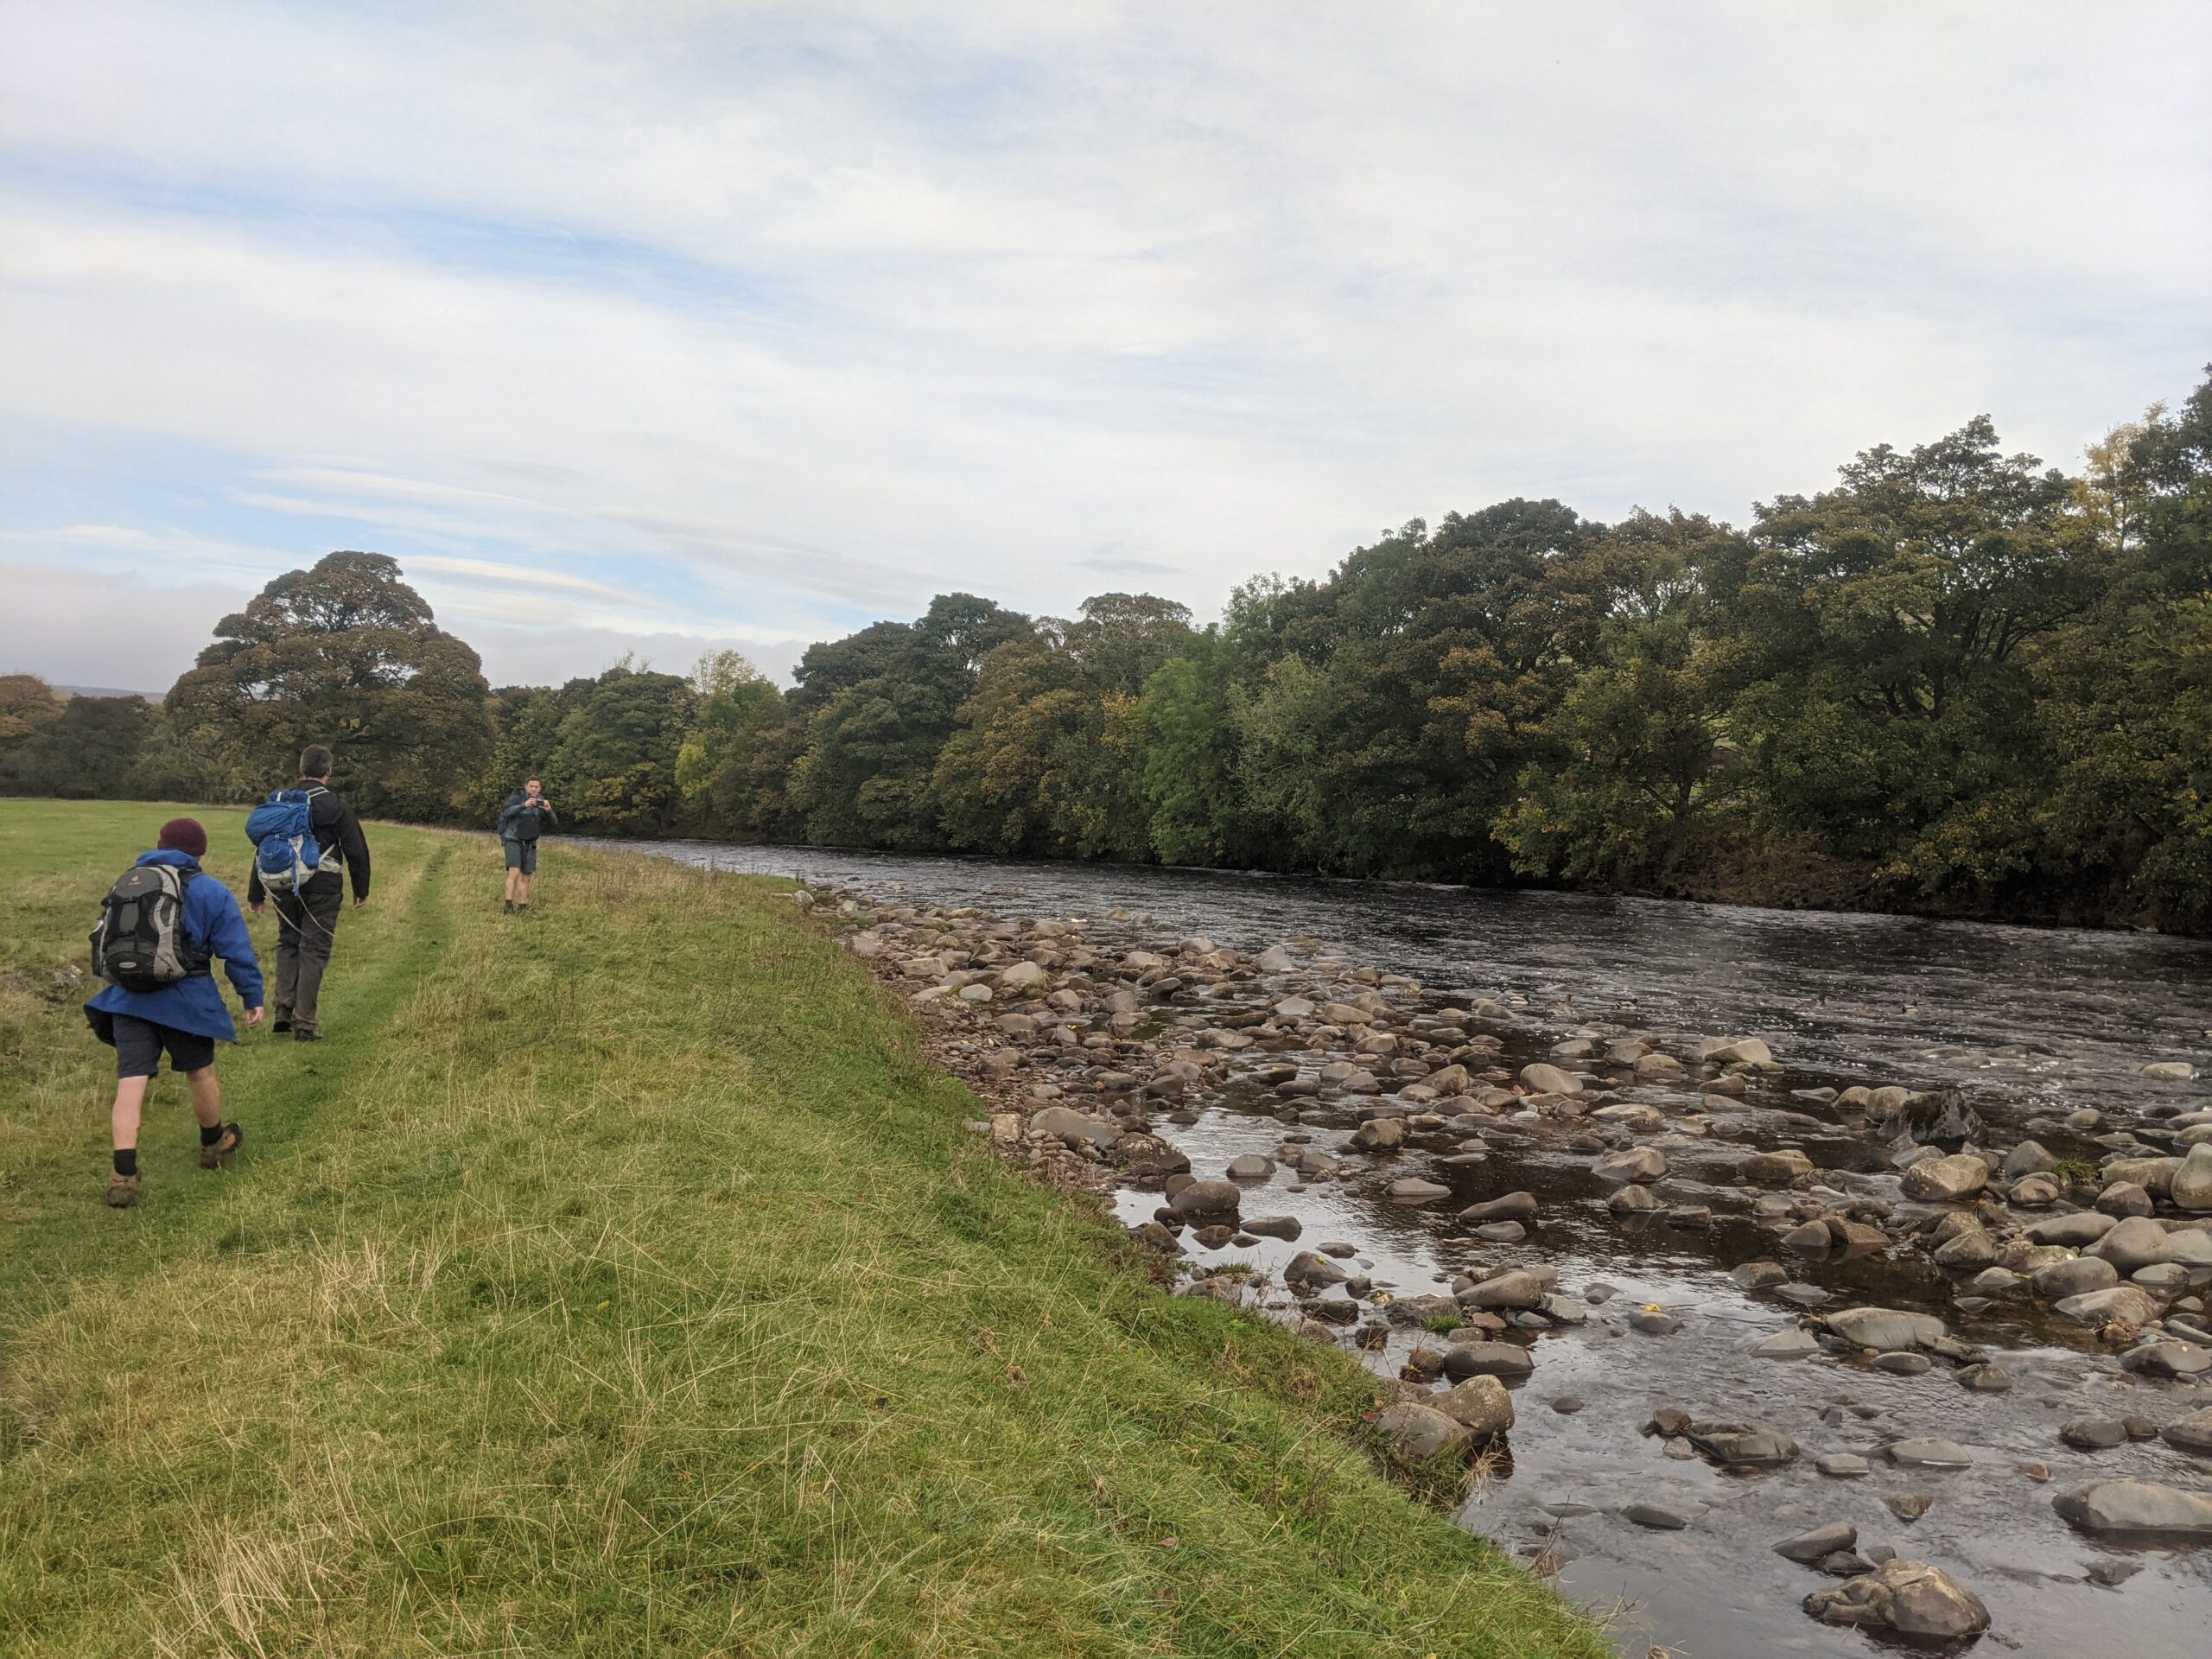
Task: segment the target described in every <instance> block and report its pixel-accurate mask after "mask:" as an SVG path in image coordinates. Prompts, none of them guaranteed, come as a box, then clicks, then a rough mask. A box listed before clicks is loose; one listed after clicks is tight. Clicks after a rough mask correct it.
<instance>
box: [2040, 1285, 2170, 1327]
mask: <svg viewBox="0 0 2212 1659" xmlns="http://www.w3.org/2000/svg"><path fill="white" fill-rule="evenodd" d="M2051 1307H2052V1310H2053V1311H2054V1312H2056V1313H2063V1314H2064V1315H2065V1316H2066V1317H2067V1318H2068V1319H2079V1320H2080V1321H2081V1322H2082V1324H2083V1325H2111V1324H2113V1322H2114V1321H2117V1322H2118V1323H2120V1324H2121V1325H2148V1324H2149V1323H2150V1322H2151V1321H2152V1319H2157V1318H2158V1303H2157V1302H2156V1301H2154V1300H2152V1297H2151V1294H2150V1293H2149V1292H2148V1291H2146V1290H2145V1289H2143V1288H2142V1287H2140V1286H2138V1285H2114V1286H2113V1287H2112V1288H2111V1289H2110V1290H2092V1291H2088V1292H2085V1293H2084V1294H2082V1295H2079V1296H2069V1297H2066V1298H2064V1299H2063V1300H2060V1301H2056V1302H2053V1303H2052V1304H2051Z"/></svg>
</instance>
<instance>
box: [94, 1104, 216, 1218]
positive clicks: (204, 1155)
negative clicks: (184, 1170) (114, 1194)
mask: <svg viewBox="0 0 2212 1659" xmlns="http://www.w3.org/2000/svg"><path fill="white" fill-rule="evenodd" d="M244 1144H245V1130H244V1129H242V1128H239V1127H238V1125H237V1124H235V1123H226V1124H224V1125H223V1134H222V1138H221V1139H220V1140H219V1141H216V1142H215V1144H214V1145H213V1146H211V1147H200V1168H202V1169H220V1168H222V1167H223V1166H225V1165H226V1164H227V1163H229V1162H230V1161H231V1154H232V1153H234V1152H236V1151H237V1150H238V1148H239V1147H241V1146H243V1145H244ZM134 1180H135V1178H134ZM130 1190H131V1191H132V1192H137V1190H138V1189H137V1186H136V1185H133V1186H132V1187H131V1189H130ZM109 1202H110V1203H113V1202H114V1200H113V1199H110V1200H109Z"/></svg>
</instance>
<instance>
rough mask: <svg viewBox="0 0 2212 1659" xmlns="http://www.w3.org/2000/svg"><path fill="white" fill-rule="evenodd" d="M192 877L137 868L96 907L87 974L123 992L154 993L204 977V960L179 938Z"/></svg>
mask: <svg viewBox="0 0 2212 1659" xmlns="http://www.w3.org/2000/svg"><path fill="white" fill-rule="evenodd" d="M194 874H196V872H194V871H192V870H181V869H179V868H176V867H175V865H173V864H141V865H139V866H137V868H135V869H132V870H130V871H128V872H126V873H125V874H124V877H123V879H122V880H120V881H118V882H117V883H116V884H115V886H114V887H112V888H111V889H110V890H109V892H108V895H107V897H106V899H104V900H103V901H102V902H101V905H100V919H99V926H97V927H95V928H94V929H93V930H92V971H93V972H94V973H95V974H97V975H99V976H100V977H101V978H102V979H105V980H111V981H112V982H114V983H116V984H118V985H120V986H122V987H123V988H124V990H126V991H158V990H160V989H161V988H162V987H163V986H165V985H174V984H175V983H176V982H178V981H179V980H183V979H189V978H190V977H191V976H193V975H194V974H199V973H205V972H206V971H207V957H204V956H202V955H201V954H200V952H199V951H197V950H194V949H193V948H192V944H191V942H190V941H189V940H188V939H187V938H185V935H184V890H185V888H186V887H189V886H190V885H191V883H192V878H193V876H194Z"/></svg>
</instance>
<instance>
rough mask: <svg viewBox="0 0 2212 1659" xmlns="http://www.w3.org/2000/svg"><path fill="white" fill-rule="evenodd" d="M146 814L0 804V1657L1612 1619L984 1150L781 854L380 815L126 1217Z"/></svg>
mask: <svg viewBox="0 0 2212 1659" xmlns="http://www.w3.org/2000/svg"><path fill="white" fill-rule="evenodd" d="M170 810H171V809H165V808H152V809H147V808H141V807H130V806H124V807H118V806H116V805H113V804H60V803H30V804H15V803H10V804H4V805H0V868H4V869H5V870H6V872H7V875H6V879H5V886H4V887H0V952H3V953H4V961H0V1064H4V1065H5V1066H6V1067H7V1069H8V1073H9V1087H8V1089H7V1090H6V1094H5V1103H4V1105H0V1649H4V1650H5V1651H7V1652H8V1653H10V1654H23V1655H35V1656H91V1655H112V1654H125V1653H128V1654H144V1653H162V1654H171V1655H195V1656H196V1655H219V1654H222V1655H230V1654H239V1653H267V1654H286V1655H333V1656H335V1655H341V1654H342V1655H359V1654H365V1653H373V1654H408V1653H423V1654H432V1653H438V1654H444V1653H457V1652H485V1651H492V1650H499V1651H512V1652H518V1653H531V1654H541V1653H542V1654H578V1655H581V1654H590V1655H593V1656H604V1655H624V1654H640V1655H641V1654H645V1653H648V1652H650V1653H655V1654H658V1653H664V1652H682V1653H696V1654H717V1655H746V1656H760V1659H770V1656H773V1659H784V1656H790V1655H797V1654H809V1655H861V1654H869V1655H891V1654H899V1655H908V1654H914V1655H943V1656H956V1655H957V1656H963V1659H965V1656H976V1655H1005V1656H1014V1655H1020V1656H1028V1655H1051V1656H1063V1655H1065V1656H1129V1659H1135V1656H1158V1655H1161V1654H1177V1655H1205V1656H1252V1659H1259V1656H1270V1659H1272V1656H1278V1655H1339V1656H1345V1659H1351V1656H1368V1655H1390V1656H1407V1659H1421V1656H1428V1655H1436V1656H1455V1659H1456V1656H1495V1659H1508V1656H1514V1659H1518V1656H1525V1655H1545V1656H1551V1655H1558V1656H1573V1659H1596V1656H1599V1655H1602V1654H1604V1653H1605V1652H1607V1651H1608V1650H1609V1649H1608V1645H1607V1643H1605V1640H1604V1638H1603V1637H1602V1636H1601V1635H1600V1634H1599V1630H1598V1629H1597V1626H1596V1625H1595V1624H1593V1623H1592V1621H1590V1620H1588V1619H1586V1618H1584V1617H1583V1616H1582V1615H1581V1614H1580V1613H1578V1612H1576V1611H1574V1610H1573V1609H1572V1608H1571V1607H1569V1606H1568V1605H1567V1604H1566V1603H1565V1602H1563V1601H1562V1600H1560V1599H1559V1598H1558V1597H1557V1596H1555V1595H1554V1593H1553V1592H1551V1591H1550V1590H1549V1589H1548V1588H1547V1587H1546V1586H1545V1585H1544V1584H1543V1583H1542V1582H1541V1581H1540V1580H1539V1579H1538V1578H1537V1577H1536V1576H1535V1575H1534V1574H1532V1573H1529V1572H1528V1571H1526V1570H1525V1569H1524V1567H1522V1566H1520V1565H1518V1564H1516V1563H1515V1562H1513V1561H1511V1560H1509V1559H1507V1558H1506V1557H1505V1556H1503V1554H1500V1553H1499V1552H1497V1551H1496V1550H1494V1549H1493V1548H1491V1547H1490V1546H1489V1545H1487V1544H1485V1543H1484V1542H1483V1541H1480V1540H1478V1539H1476V1538H1474V1537H1471V1536H1469V1535H1466V1534H1465V1533H1463V1532H1461V1531H1459V1530H1458V1529H1454V1528H1453V1527H1452V1526H1450V1525H1449V1524H1447V1523H1446V1522H1445V1521H1444V1520H1442V1519H1440V1517H1439V1516H1437V1515H1436V1514H1435V1513H1434V1512H1433V1510H1430V1509H1427V1508H1425V1507H1423V1506H1422V1505H1421V1504H1420V1503H1416V1502H1414V1501H1413V1500H1411V1499H1409V1498H1408V1497H1407V1496H1406V1495H1405V1494H1403V1493H1402V1491H1398V1490H1396V1489H1395V1487H1394V1486H1393V1485H1392V1484H1390V1483H1389V1481H1388V1480H1386V1479H1385V1478H1383V1477H1382V1476H1381V1475H1380V1474H1378V1473H1377V1471H1376V1466H1375V1464H1374V1462H1373V1459H1372V1452H1371V1449H1370V1446H1369V1445H1368V1444H1367V1440H1368V1437H1369V1435H1370V1432H1371V1431H1370V1428H1369V1427H1368V1426H1367V1425H1366V1424H1365V1423H1364V1422H1363V1416H1364V1414H1368V1413H1370V1412H1372V1411H1373V1410H1375V1408H1376V1387H1375V1383H1374V1381H1373V1379H1372V1378H1371V1377H1370V1376H1367V1375H1366V1374H1364V1373H1363V1372H1362V1371H1361V1370H1359V1369H1358V1368H1357V1366H1355V1365H1353V1364H1351V1363H1349V1362H1348V1361H1347V1359H1346V1357H1344V1356H1343V1355H1341V1354H1338V1353H1336V1352H1333V1351H1325V1350H1322V1349H1319V1348H1318V1347H1316V1346H1315V1345H1313V1344H1308V1343H1305V1342H1301V1341H1300V1340H1299V1339H1298V1338H1297V1337H1296V1336H1295V1335H1294V1333H1293V1332H1288V1331H1287V1330H1285V1329H1282V1328H1281V1327H1280V1326H1278V1325H1274V1324H1273V1323H1270V1322H1268V1321H1264V1320H1257V1319H1251V1318H1249V1317H1248V1316H1246V1315H1244V1314H1243V1313H1238V1312H1237V1311H1236V1310H1233V1309H1231V1308H1229V1307H1227V1306H1221V1305H1218V1304H1217V1303H1215V1302H1212V1301H1209V1300H1204V1299H1198V1300H1192V1299H1180V1300H1178V1299H1171V1298H1169V1297H1166V1296H1164V1295H1162V1294H1160V1289H1159V1288H1158V1287H1157V1285H1156V1284H1155V1282H1154V1278H1153V1276H1152V1275H1151V1274H1149V1273H1147V1271H1145V1268H1144V1264H1145V1262H1146V1261H1147V1258H1146V1257H1145V1256H1143V1255H1142V1254H1141V1252H1140V1251H1139V1250H1137V1249H1135V1248H1133V1247H1132V1246H1131V1245H1130V1244H1129V1243H1128V1242H1127V1240H1126V1238H1125V1237H1124V1236H1122V1234H1121V1233H1120V1231H1119V1230H1117V1229H1116V1228H1114V1227H1112V1226H1111V1225H1109V1224H1106V1223H1104V1222H1103V1221H1102V1219H1101V1218H1100V1217H1099V1216H1098V1214H1097V1213H1096V1206H1095V1205H1090V1204H1087V1203H1084V1202H1079V1201H1071V1200H1070V1199H1069V1198H1067V1197H1066V1196H1065V1194H1063V1193H1060V1192H1054V1191H1052V1190H1051V1189H1050V1188H1049V1187H1048V1186H1046V1185H1043V1184H1039V1183H1035V1182H1032V1181H1028V1180H1025V1179H1017V1178H1015V1177H1014V1176H1013V1175H1011V1174H1009V1173H1007V1171H1006V1170H1005V1169H1003V1168H1002V1166H1001V1162H1000V1160H998V1159H997V1158H996V1157H995V1155H994V1154H992V1152H991V1151H990V1150H989V1147H988V1137H986V1136H984V1135H979V1134H976V1133H975V1132H973V1131H971V1130H969V1129H968V1128H965V1127H963V1125H965V1124H966V1123H968V1122H971V1121H976V1122H980V1121H983V1118H982V1115H979V1112H978V1108H977V1105H976V1101H975V1099H974V1097H973V1096H971V1095H970V1094H969V1092H968V1091H967V1090H965V1089H964V1088H963V1087H962V1086H961V1084H959V1083H957V1081H955V1080H954V1079H953V1078H951V1077H948V1076H947V1075H945V1074H944V1072H943V1071H940V1070H938V1068H936V1067H935V1066H933V1065H931V1064H929V1063H928V1059H927V1058H926V1056H925V1053H924V1052H923V1051H922V1049H921V1047H920V1046H919V1045H918V1041H917V1036H916V1027H915V1024H914V1022H913V1020H912V1019H911V1018H910V1017H909V1016H908V1014H906V1011H905V1009H904V1007H903V1006H902V1005H901V1004H900V1003H899V1002H897V1001H889V1000H887V998H886V997H885V995H883V993H882V991H881V990H880V988H878V987H877V986H876V985H875V984H874V982H871V981H870V979H869V978H868V976H866V975H865V974H863V973H861V972H858V971H856V970H855V964H854V963H853V961H852V959H851V957H849V955H847V954H846V953H844V952H842V951H841V950H839V949H838V948H837V947H836V945H835V944H833V943H832V942H831V941H829V940H828V939H825V938H822V937H820V936H819V934H818V933H817V931H816V930H815V929H814V928H812V927H810V926H809V925H805V924H804V921H803V920H802V918H799V917H798V916H797V915H795V914H794V913H793V906H791V904H790V903H789V902H788V900H787V899H785V897H784V896H783V891H782V890H781V889H780V888H779V887H777V886H775V885H774V884H771V883H767V882H764V881H756V880H742V879H736V878H730V877H717V876H710V875H707V874H701V873H697V872H693V871H690V870H685V869H682V868H676V867H673V866H671V865H669V864H666V863H664V862H662V861H657V860H650V859H643V858H637V857H630V856H624V855H613V854H606V853H601V852H595V851H588V850H585V849H579V848H575V847H570V846H563V847H562V848H560V849H558V852H557V854H556V855H549V857H548V859H547V861H546V865H545V868H544V870H543V874H541V875H540V877H539V885H538V890H537V895H536V902H535V903H534V904H533V906H532V912H531V916H530V917H529V918H527V919H526V920H522V921H517V920H515V919H512V918H505V917H503V916H502V915H500V914H499V861H498V856H497V853H496V850H495V849H494V848H493V844H492V843H491V842H489V840H488V839H487V838H485V837H481V836H456V835H449V834H446V833H442V832H437V831H426V830H404V829H390V828H379V827H378V826H374V825H372V826H371V834H372V838H373V839H374V840H375V842H376V850H377V865H376V870H377V883H376V891H375V893H374V896H373V898H372V901H371V904H370V906H368V908H367V909H365V910H364V911H362V912H358V913H355V912H348V914H347V915H346V918H345V921H344V923H343V925H342V927H341V931H340V941H339V947H338V951H337V956H336V960H335V963H334V968H333V970H332V974H331V977H330V979H329V980H328V981H327V985H326V989H325V992H324V996H323V1024H324V1031H325V1038H324V1040H323V1041H322V1042H321V1043H320V1044H319V1045H317V1046H315V1048H313V1049H312V1050H305V1049H302V1048H299V1047H297V1046H295V1045H293V1044H290V1043H288V1042H281V1041H272V1040H270V1039H268V1038H267V1037H266V1036H265V1035H263V1034H261V1033H254V1034H253V1035H252V1036H251V1039H250V1040H248V1041H247V1042H246V1043H245V1045H244V1046H241V1047H240V1048H238V1049H237V1050H232V1051H226V1052H225V1054H224V1056H223V1058H222V1062H221V1064H222V1075H223V1078H224V1084H225V1088H226V1093H227V1096H228V1099H229V1103H230V1106H231V1109H232V1113H233V1115H234V1116H237V1117H238V1118H239V1119H240V1120H241V1121H242V1122H245V1125H246V1126H247V1129H248V1135H249V1139H248V1142H247V1147H246V1149H245V1152H244V1153H243V1154H241V1155H240V1156H239V1157H238V1159H237V1160H235V1162H234V1164H233V1165H232V1167H231V1168H230V1169H228V1170H226V1171H221V1172H214V1171H210V1172H202V1171H201V1170H200V1169H199V1168H198V1167H197V1166H196V1161H195V1160H194V1156H193V1150H192V1147H191V1144H190V1141H191V1136H190V1134H189V1128H188V1117H187V1114H186V1112H185V1109H184V1105H183V1102H182V1098H181V1088H180V1086H179V1085H178V1084H175V1083H174V1082H172V1081H171V1080H170V1079H169V1078H168V1077H166V1076H164V1077H162V1078H160V1079H159V1080H158V1081H157V1082H156V1085H155V1089H154V1091H153V1097H152V1100H151V1102H150V1103H149V1112H148V1120H147V1125H148V1127H147V1132H146V1135H145V1138H144V1141H143V1148H142V1150H143V1167H144V1169H145V1171H146V1195H145V1199H144V1202H143V1205H142V1206H141V1207H140V1208H138V1209H137V1210H133V1211H108V1210H105V1209H104V1208H103V1207H102V1206H101V1205H100V1203H99V1189H100V1181H101V1179H102V1176H103V1173H104V1170H105V1161H106V1152H105V1120H106V1114H105V1106H106V1102H107V1098H108V1093H109V1090H110V1087H111V1075H112V1072H111V1057H110V1056H109V1054H108V1052H107V1051H105V1050H104V1049H101V1048H99V1046H97V1045H96V1044H94V1043H93V1042H92V1039H91V1038H90V1037H89V1036H88V1035H87V1034H86V1032H85V1029H84V1026H83V1020H82V1019H81V1016H80V1015H79V1013H78V1011H77V1004H78V1003H79V1001H81V999H82V997H83V996H84V995H85V994H86V990H87V987H86V983H85V981H84V977H83V967H82V958H83V955H84V935H85V933H86V930H87V928H88V927H89V925H90V918H91V915H92V912H94V911H95V910H96V908H97V906H98V901H99V896H100V894H101V893H103V892H104V891H105V888H106V887H107V885H108V883H109V881H110V880H111V879H112V878H113V875H114V874H115V873H116V871H117V870H118V869H120V868H124V866H125V865H126V864H127V863H128V861H129V860H130V856H131V855H133V854H134V853H135V852H137V850H139V849H140V848H141V846H142V845H143V843H144V842H145V841H146V840H147V839H148V838H149V834H150V829H151V826H152V825H154V824H156V823H159V822H160V821H161V819H162V817H167V816H169V812H170ZM204 816H205V817H206V818H207V822H208V824H209V828H210V830H211V833H212V835H213V841H214V851H213V854H211V856H210V859H209V861H208V863H209V868H210V869H211V870H212V871H213V873H214V874H217V875H219V876H220V877H221V878H222V879H224V880H227V881H229V882H231V883H232V885H233V886H236V885H237V883H238V881H239V880H242V879H243V876H244V874H245V869H244V866H245V856H244V855H245V851H246V847H245V842H244V840H243V837H242V836H240V835H239V834H238V817H237V815H236V814H223V813H213V812H210V813H207V814H205V815H204ZM256 933H257V940H258V942H259V943H260V944H262V945H263V946H264V948H265V947H267V946H268V945H269V944H270V943H271V939H270V928H269V925H268V924H267V922H266V921H265V920H264V922H262V923H258V924H257V925H256Z"/></svg>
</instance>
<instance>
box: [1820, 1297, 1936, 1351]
mask: <svg viewBox="0 0 2212 1659" xmlns="http://www.w3.org/2000/svg"><path fill="white" fill-rule="evenodd" d="M1823 1323H1825V1324H1826V1325H1827V1328H1828V1329H1829V1330H1830V1331H1832V1332H1834V1333H1835V1334H1836V1335H1837V1336H1839V1337H1840V1338H1843V1339H1844V1340H1845V1341H1846V1342H1847V1343H1850V1344H1852V1345H1853V1346H1854V1347H1858V1348H1872V1349H1873V1350H1875V1351H1877V1352H1878V1353H1888V1352H1891V1351H1895V1350H1897V1349H1900V1348H1916V1347H1924V1346H1926V1345H1927V1344H1929V1343H1931V1342H1940V1341H1942V1339H1943V1338H1944V1337H1945V1336H1947V1335H1948V1332H1947V1331H1946V1330H1945V1329H1944V1325H1943V1321H1942V1320H1941V1319H1937V1318H1936V1316H1935V1315H1934V1314H1932V1313H1901V1312H1899V1311H1898V1310H1897V1309H1895V1308H1888V1307H1847V1308H1841V1309H1839V1310H1838V1311H1837V1312H1835V1313H1830V1314H1828V1315H1827V1317H1826V1319H1825V1320H1824V1321H1823Z"/></svg>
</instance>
